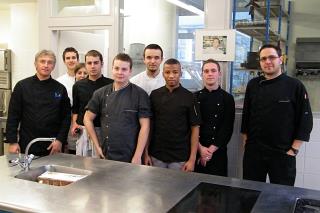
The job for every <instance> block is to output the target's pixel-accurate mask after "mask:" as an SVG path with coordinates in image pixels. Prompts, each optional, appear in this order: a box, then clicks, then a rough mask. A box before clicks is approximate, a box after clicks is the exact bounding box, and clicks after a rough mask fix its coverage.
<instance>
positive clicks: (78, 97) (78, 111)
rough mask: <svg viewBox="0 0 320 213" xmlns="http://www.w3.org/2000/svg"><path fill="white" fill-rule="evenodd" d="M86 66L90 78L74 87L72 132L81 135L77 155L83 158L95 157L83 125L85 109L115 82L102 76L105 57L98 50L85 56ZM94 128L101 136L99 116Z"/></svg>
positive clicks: (78, 82)
mask: <svg viewBox="0 0 320 213" xmlns="http://www.w3.org/2000/svg"><path fill="white" fill-rule="evenodd" d="M85 64H86V69H87V71H88V74H89V76H88V78H86V79H83V80H80V81H77V82H76V83H75V84H74V86H73V106H72V126H71V132H72V133H73V134H74V135H76V134H80V135H81V136H80V138H79V140H78V141H77V147H76V154H77V155H82V156H95V153H94V150H92V147H91V142H90V141H88V135H87V132H86V130H85V128H84V124H83V117H84V113H85V107H86V105H87V104H88V102H89V100H90V99H91V97H92V94H93V92H94V91H96V90H97V89H99V88H101V87H103V86H105V85H108V84H111V83H112V82H113V80H112V79H110V78H106V77H104V76H103V75H102V71H101V70H102V67H103V57H102V54H101V53H100V52H98V51H97V50H90V51H89V52H87V54H86V55H85ZM94 126H95V127H96V131H97V134H98V135H100V118H99V116H98V117H97V118H96V119H95V120H94Z"/></svg>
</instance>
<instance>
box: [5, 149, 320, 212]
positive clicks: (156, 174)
mask: <svg viewBox="0 0 320 213" xmlns="http://www.w3.org/2000/svg"><path fill="white" fill-rule="evenodd" d="M10 157H11V158H12V156H2V157H0V171H1V175H0V189H1V190H0V209H2V210H7V211H14V212H117V213H119V212H167V211H168V210H169V209H171V208H172V207H173V206H174V205H175V204H176V203H177V202H178V201H179V200H180V199H181V198H183V197H184V196H185V195H186V194H187V193H188V192H190V191H191V190H192V189H193V188H194V187H195V186H196V185H197V184H198V183H199V182H208V183H215V184H220V185H226V186H233V187H240V188H245V189H254V190H260V191H262V193H261V194H260V196H259V198H258V200H257V202H256V204H255V206H254V208H253V211H252V212H277V213H278V212H292V211H293V207H294V202H295V200H296V198H298V197H304V198H310V199H319V198H320V191H314V190H307V189H302V188H294V187H288V186H281V185H274V184H265V183H258V182H253V181H243V180H239V179H235V178H225V177H218V176H211V175H204V174H197V173H185V172H180V171H173V170H169V169H161V168H155V167H148V166H139V165H133V164H129V163H122V162H116V161H109V160H99V159H93V158H85V157H79V156H74V155H67V154H58V155H53V156H47V157H43V158H39V159H37V160H35V161H34V162H32V165H31V167H38V166H42V165H46V164H55V165H61V166H68V167H74V168H80V169H86V170H90V171H92V174H91V175H90V176H88V177H86V178H84V179H82V180H80V181H78V182H76V183H73V184H70V185H68V186H64V187H57V186H49V185H43V184H39V183H35V182H31V181H26V180H20V179H16V178H14V176H15V175H16V174H18V173H19V171H20V168H19V167H18V166H15V167H9V163H8V158H10Z"/></svg>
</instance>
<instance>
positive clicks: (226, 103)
mask: <svg viewBox="0 0 320 213" xmlns="http://www.w3.org/2000/svg"><path fill="white" fill-rule="evenodd" d="M195 96H196V98H197V101H198V103H199V105H200V112H201V119H202V124H201V125H200V143H201V145H202V146H205V147H209V146H210V145H212V144H213V145H215V146H217V147H219V148H225V147H226V146H227V144H228V142H229V140H230V138H231V136H232V133H233V123H234V117H235V104H234V99H233V96H232V95H230V94H229V93H227V92H226V91H224V90H222V89H221V88H220V87H219V88H218V89H217V90H213V91H211V92H210V91H209V90H208V89H206V88H204V89H202V90H200V91H198V92H196V93H195Z"/></svg>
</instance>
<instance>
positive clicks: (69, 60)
mask: <svg viewBox="0 0 320 213" xmlns="http://www.w3.org/2000/svg"><path fill="white" fill-rule="evenodd" d="M62 59H63V62H64V64H65V65H66V67H67V72H66V73H65V74H64V75H62V76H60V77H59V78H57V81H58V82H60V83H61V84H63V86H65V88H66V89H67V92H68V97H69V99H70V104H71V106H72V102H73V101H72V87H73V85H74V82H75V73H74V70H75V68H76V66H77V64H78V63H79V53H78V51H77V50H76V49H75V48H73V47H67V48H66V49H65V50H64V51H63V54H62ZM70 130H71V128H70ZM67 141H68V147H67V150H66V151H67V152H68V153H71V154H75V153H76V141H77V137H75V136H73V135H72V132H71V131H69V134H68V139H67Z"/></svg>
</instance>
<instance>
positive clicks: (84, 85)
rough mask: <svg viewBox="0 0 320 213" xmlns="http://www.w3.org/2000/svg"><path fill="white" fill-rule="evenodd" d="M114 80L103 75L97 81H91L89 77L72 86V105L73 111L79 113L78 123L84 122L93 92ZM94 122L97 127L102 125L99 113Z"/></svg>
mask: <svg viewBox="0 0 320 213" xmlns="http://www.w3.org/2000/svg"><path fill="white" fill-rule="evenodd" d="M112 82H113V80H112V79H110V78H106V77H104V76H103V75H102V76H101V77H100V78H98V79H97V80H96V81H91V80H89V78H86V79H82V80H80V81H77V82H76V83H75V84H74V85H73V87H72V97H73V105H72V113H73V114H78V117H77V121H76V122H77V124H79V125H82V126H83V125H84V124H83V117H84V114H85V112H86V111H85V107H86V106H87V104H88V102H89V100H90V99H91V97H92V94H93V92H94V91H96V90H97V89H99V88H101V87H103V86H106V85H108V84H111V83H112ZM93 124H94V126H95V127H100V118H99V115H98V116H97V117H96V118H95V119H94V121H93Z"/></svg>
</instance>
